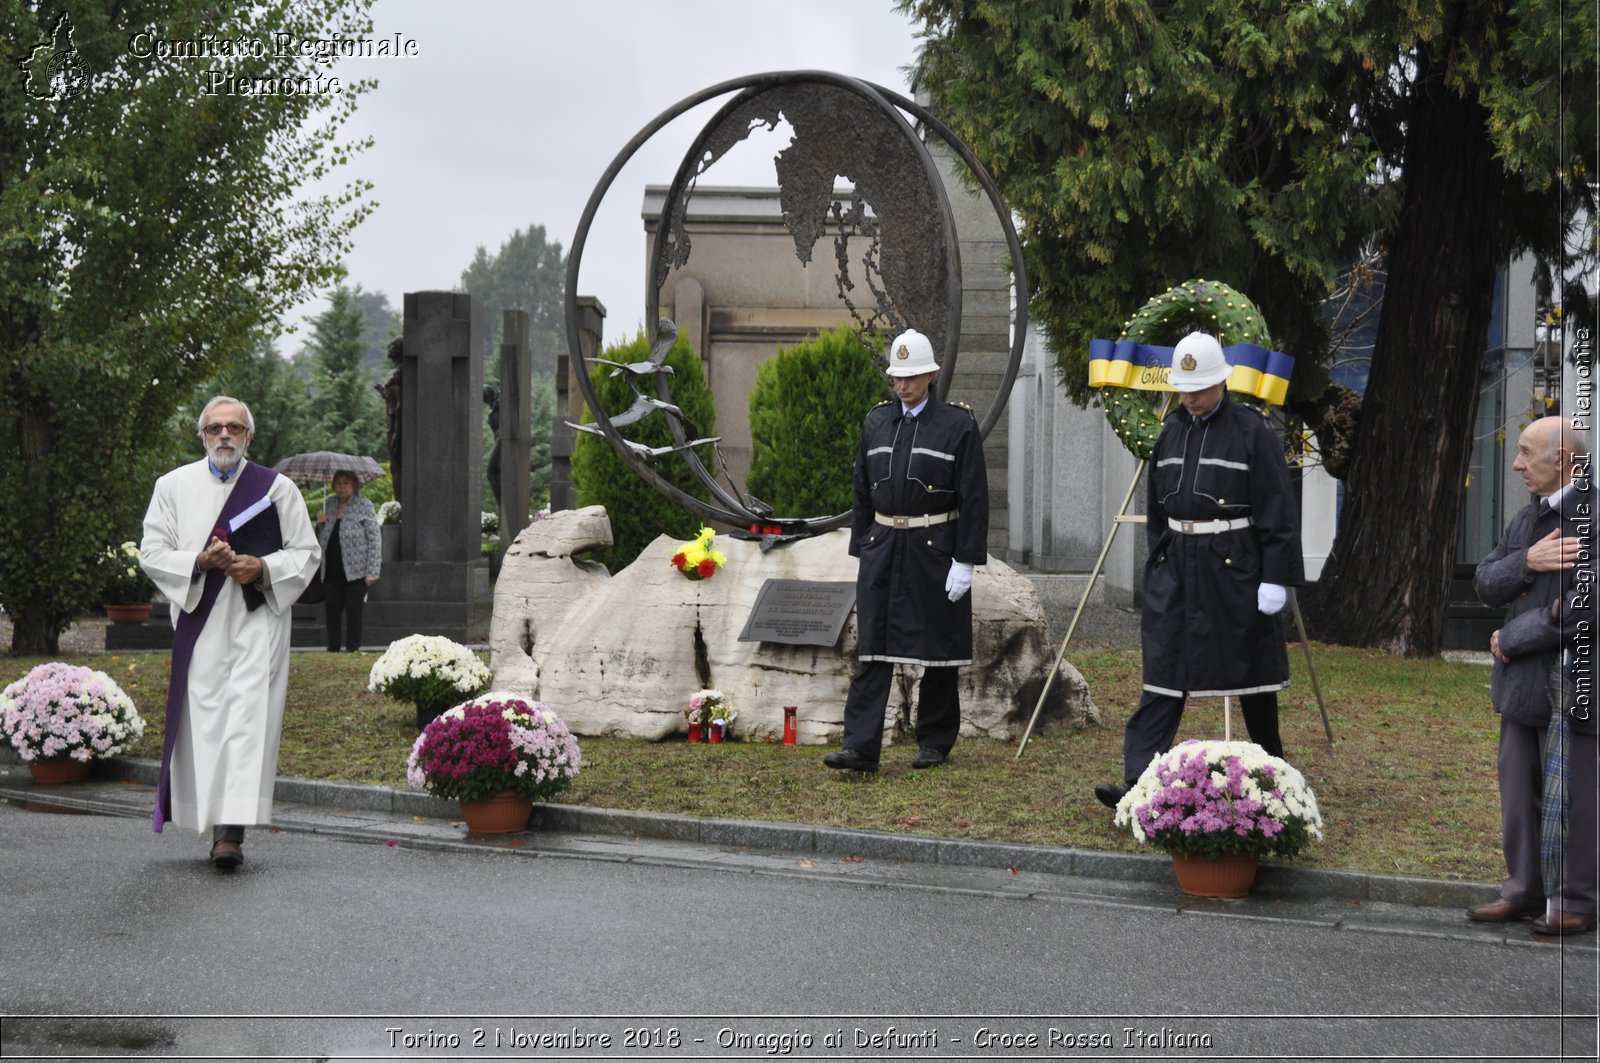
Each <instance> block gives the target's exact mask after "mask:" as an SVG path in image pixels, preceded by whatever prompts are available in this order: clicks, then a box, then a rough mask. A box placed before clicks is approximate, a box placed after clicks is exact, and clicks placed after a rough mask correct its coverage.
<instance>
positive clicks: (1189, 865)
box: [1172, 853, 1256, 898]
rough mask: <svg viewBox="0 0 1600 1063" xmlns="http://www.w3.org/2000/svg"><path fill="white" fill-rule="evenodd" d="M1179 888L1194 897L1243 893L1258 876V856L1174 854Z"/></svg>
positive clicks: (1173, 867)
mask: <svg viewBox="0 0 1600 1063" xmlns="http://www.w3.org/2000/svg"><path fill="white" fill-rule="evenodd" d="M1172 870H1173V873H1174V874H1176V875H1177V876H1178V889H1180V890H1182V891H1183V892H1184V893H1185V894H1186V895H1188V896H1190V897H1228V898H1236V897H1243V896H1245V895H1246V894H1248V893H1249V892H1250V886H1251V884H1252V883H1253V882H1255V880H1256V858H1255V857H1254V856H1251V855H1250V854H1249V853H1229V854H1228V855H1226V856H1189V855H1184V854H1179V853H1173V854H1172Z"/></svg>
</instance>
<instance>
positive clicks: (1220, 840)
mask: <svg viewBox="0 0 1600 1063" xmlns="http://www.w3.org/2000/svg"><path fill="white" fill-rule="evenodd" d="M1116 822H1117V825H1118V826H1129V827H1131V828H1132V829H1133V836H1134V837H1135V838H1137V839H1139V840H1140V841H1142V842H1149V843H1150V844H1152V845H1155V846H1157V847H1158V848H1161V849H1164V850H1166V851H1167V852H1169V853H1179V854H1189V855H1194V856H1225V855H1229V854H1234V853H1248V854H1251V855H1254V856H1258V857H1260V856H1276V857H1283V858H1285V859H1288V858H1292V857H1295V856H1298V855H1299V854H1300V853H1301V852H1302V851H1304V850H1305V849H1306V847H1307V846H1309V845H1310V844H1311V842H1312V840H1313V839H1314V840H1316V841H1321V840H1322V813H1321V811H1320V810H1319V809H1318V808H1317V797H1316V795H1315V794H1314V793H1312V792H1311V787H1310V786H1309V785H1307V784H1306V780H1305V776H1303V775H1301V774H1300V772H1298V771H1297V770H1295V769H1294V768H1293V767H1292V766H1291V765H1290V764H1289V763H1288V762H1287V761H1285V760H1282V759H1280V758H1278V757H1272V756H1268V755H1267V753H1266V751H1265V750H1263V749H1262V748H1261V747H1260V746H1258V745H1255V744H1254V743H1251V742H1215V741H1208V742H1201V741H1188V742H1184V743H1183V744H1182V745H1180V746H1177V747H1175V748H1173V749H1170V750H1168V751H1167V752H1166V753H1164V754H1162V755H1161V756H1159V757H1156V758H1155V759H1154V760H1152V761H1151V762H1150V766H1149V767H1148V768H1146V769H1145V770H1144V774H1143V775H1141V776H1139V781H1138V782H1137V783H1136V784H1134V787H1133V788H1132V789H1131V790H1129V791H1128V793H1127V794H1126V795H1125V796H1124V797H1123V798H1122V800H1121V802H1119V803H1118V805H1117V817H1116Z"/></svg>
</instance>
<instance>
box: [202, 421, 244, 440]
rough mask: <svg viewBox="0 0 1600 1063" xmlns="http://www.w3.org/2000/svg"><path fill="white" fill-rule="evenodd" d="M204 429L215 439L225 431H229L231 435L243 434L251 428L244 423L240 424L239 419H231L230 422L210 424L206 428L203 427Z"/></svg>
mask: <svg viewBox="0 0 1600 1063" xmlns="http://www.w3.org/2000/svg"><path fill="white" fill-rule="evenodd" d="M202 431H204V432H205V434H206V435H208V436H210V437H211V438H212V439H215V438H217V436H220V435H221V434H222V433H224V432H226V433H228V434H229V435H230V436H242V435H244V434H245V433H246V432H248V431H249V429H248V428H246V427H245V426H244V425H242V424H239V423H238V422H237V421H231V422H229V423H228V424H208V425H206V426H205V428H204V429H202Z"/></svg>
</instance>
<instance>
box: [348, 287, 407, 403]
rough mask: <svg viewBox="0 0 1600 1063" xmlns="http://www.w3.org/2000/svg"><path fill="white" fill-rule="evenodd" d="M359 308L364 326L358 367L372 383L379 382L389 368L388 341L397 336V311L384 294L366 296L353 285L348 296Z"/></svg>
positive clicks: (374, 293) (399, 326) (398, 326)
mask: <svg viewBox="0 0 1600 1063" xmlns="http://www.w3.org/2000/svg"><path fill="white" fill-rule="evenodd" d="M352 294H353V296H354V298H355V301H356V305H357V306H359V307H360V308H361V317H362V321H363V322H364V324H363V326H362V330H361V346H362V349H363V352H362V355H361V365H362V366H363V367H364V368H365V369H366V370H367V372H368V373H369V374H370V375H371V377H372V379H373V382H374V383H380V382H382V380H383V378H384V377H386V376H388V375H389V370H390V369H391V368H393V367H392V366H391V365H390V363H389V358H388V354H389V341H390V340H392V339H394V338H395V337H396V336H398V335H400V331H401V322H400V311H398V310H396V309H395V308H394V306H393V305H391V304H390V302H389V296H388V295H387V294H386V293H384V292H369V291H366V290H365V289H363V288H362V287H361V285H359V284H358V285H356V288H355V291H354V292H353V293H352Z"/></svg>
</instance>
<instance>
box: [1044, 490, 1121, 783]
mask: <svg viewBox="0 0 1600 1063" xmlns="http://www.w3.org/2000/svg"><path fill="white" fill-rule="evenodd" d="M1147 464H1149V463H1148V462H1144V461H1141V462H1140V463H1139V467H1138V468H1136V469H1134V470H1133V482H1132V483H1130V484H1128V493H1127V494H1126V495H1123V496H1122V507H1121V508H1120V509H1118V510H1117V516H1116V519H1114V520H1112V522H1111V531H1110V533H1109V534H1108V535H1107V536H1106V541H1105V545H1104V546H1102V547H1100V556H1099V557H1097V558H1095V561H1094V568H1093V570H1091V571H1090V573H1089V582H1088V583H1086V584H1085V585H1084V588H1083V597H1082V598H1080V599H1078V608H1077V609H1076V610H1075V611H1074V612H1073V614H1072V623H1070V624H1068V625H1067V635H1066V637H1065V638H1063V639H1062V640H1061V648H1060V649H1059V650H1057V651H1056V659H1055V663H1053V664H1052V665H1051V666H1050V674H1049V675H1047V676H1045V680H1044V689H1043V690H1041V691H1039V703H1038V704H1037V705H1035V706H1034V707H1033V715H1032V716H1031V717H1029V719H1028V727H1027V730H1025V731H1023V732H1022V743H1021V744H1020V745H1019V746H1017V759H1018V760H1021V759H1022V751H1023V750H1024V749H1027V748H1028V738H1029V736H1030V735H1032V734H1033V727H1034V725H1035V724H1037V723H1038V722H1039V714H1040V713H1041V712H1043V711H1044V699H1045V698H1047V697H1049V696H1050V687H1051V686H1052V685H1053V684H1054V683H1055V681H1056V673H1057V672H1059V671H1060V670H1061V661H1062V659H1063V658H1064V657H1066V655H1067V643H1068V642H1071V641H1072V633H1073V632H1074V631H1076V630H1078V620H1079V619H1080V618H1081V617H1082V616H1083V608H1084V606H1086V605H1088V604H1089V595H1091V594H1093V593H1094V581H1095V580H1096V579H1099V578H1100V567H1101V566H1102V565H1104V564H1105V563H1106V555H1107V554H1109V553H1110V552H1111V544H1112V543H1113V542H1115V541H1116V538H1117V525H1118V523H1119V522H1120V520H1121V518H1122V515H1123V514H1124V513H1126V512H1127V511H1128V504H1129V503H1130V502H1132V501H1133V493H1134V491H1136V490H1138V488H1139V478H1140V477H1141V476H1143V475H1144V467H1145V466H1146V465H1147Z"/></svg>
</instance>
